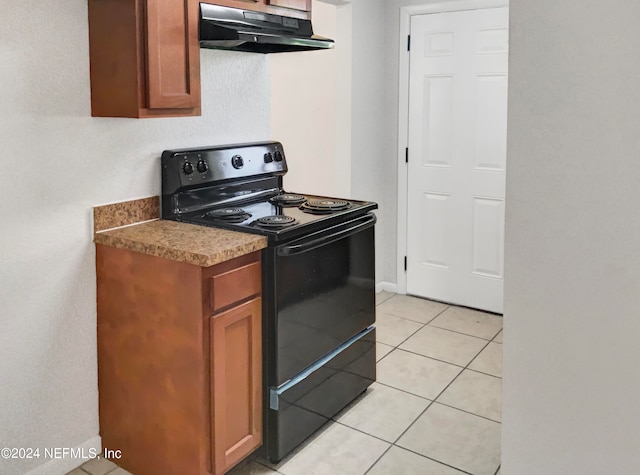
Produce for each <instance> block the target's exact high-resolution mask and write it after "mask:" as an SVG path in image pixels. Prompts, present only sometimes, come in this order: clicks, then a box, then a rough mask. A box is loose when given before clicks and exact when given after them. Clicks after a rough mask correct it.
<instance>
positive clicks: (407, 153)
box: [404, 147, 409, 163]
mask: <svg viewBox="0 0 640 475" xmlns="http://www.w3.org/2000/svg"><path fill="white" fill-rule="evenodd" d="M404 163H409V147H407V148H405V149H404Z"/></svg>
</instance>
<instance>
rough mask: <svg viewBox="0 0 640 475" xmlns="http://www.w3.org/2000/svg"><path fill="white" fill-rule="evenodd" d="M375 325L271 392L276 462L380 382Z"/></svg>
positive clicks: (271, 434) (270, 415) (270, 445)
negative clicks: (377, 379)
mask: <svg viewBox="0 0 640 475" xmlns="http://www.w3.org/2000/svg"><path fill="white" fill-rule="evenodd" d="M375 342H376V330H375V327H370V328H368V329H367V330H365V331H363V332H362V333H360V334H358V335H356V336H355V337H354V338H352V339H351V340H349V341H348V342H347V343H345V344H344V345H342V347H340V348H338V349H336V351H335V352H334V353H332V354H331V355H327V357H325V358H323V359H322V360H321V361H319V362H318V363H317V364H316V365H314V366H313V367H311V368H308V369H307V371H304V372H303V373H301V374H300V375H297V376H296V378H294V379H293V380H291V381H289V382H288V383H286V384H284V385H282V386H281V387H279V388H270V390H269V401H268V402H269V409H268V421H267V430H268V441H269V443H268V444H267V445H268V446H267V452H268V453H267V456H268V458H269V459H270V460H271V461H272V462H274V463H276V462H278V461H280V460H281V459H282V458H283V457H285V456H286V455H287V454H288V453H289V452H291V451H292V450H293V449H294V448H295V447H297V446H298V445H299V444H300V443H302V442H303V441H304V440H306V438H307V437H309V436H310V435H311V434H313V433H314V432H315V431H316V430H318V429H319V428H320V427H321V426H322V425H323V424H325V423H326V422H327V421H328V420H329V419H331V418H332V417H333V416H334V415H336V414H337V413H338V412H339V411H340V410H342V408H344V407H345V406H346V405H347V404H349V403H350V402H351V401H353V400H354V399H355V398H356V397H357V396H358V395H359V394H361V393H362V392H363V391H365V390H366V389H367V387H369V386H370V385H371V383H373V382H374V381H375V379H376V347H375Z"/></svg>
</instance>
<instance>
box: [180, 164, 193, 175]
mask: <svg viewBox="0 0 640 475" xmlns="http://www.w3.org/2000/svg"><path fill="white" fill-rule="evenodd" d="M182 171H183V172H184V174H185V175H191V174H192V173H193V163H191V162H189V161H186V162H184V165H182Z"/></svg>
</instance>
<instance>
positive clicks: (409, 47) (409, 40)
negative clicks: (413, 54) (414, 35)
mask: <svg viewBox="0 0 640 475" xmlns="http://www.w3.org/2000/svg"><path fill="white" fill-rule="evenodd" d="M407 51H411V35H408V36H407Z"/></svg>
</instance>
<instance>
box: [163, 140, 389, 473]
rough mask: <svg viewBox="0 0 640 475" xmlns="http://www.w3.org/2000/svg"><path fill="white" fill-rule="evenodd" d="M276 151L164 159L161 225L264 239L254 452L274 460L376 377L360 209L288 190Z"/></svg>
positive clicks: (189, 153) (367, 207) (200, 151)
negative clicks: (258, 433) (258, 428)
mask: <svg viewBox="0 0 640 475" xmlns="http://www.w3.org/2000/svg"><path fill="white" fill-rule="evenodd" d="M287 170H288V168H287V161H286V156H285V153H284V149H283V147H282V144H281V143H279V142H259V143H249V144H234V145H224V146H215V147H204V148H195V149H179V150H168V151H165V152H164V153H163V154H162V218H163V219H172V220H177V221H182V222H187V223H192V224H197V225H202V226H211V227H219V228H223V229H229V230H234V231H241V232H248V233H255V234H260V235H263V236H266V237H267V239H268V246H267V248H266V249H264V250H263V251H262V262H263V276H262V277H263V279H262V280H263V293H262V295H263V299H262V301H263V335H264V341H263V369H264V413H265V418H264V447H263V452H264V455H265V456H266V457H267V458H268V459H269V460H271V461H272V462H278V461H280V460H281V459H282V458H283V457H285V456H286V455H287V454H288V453H290V452H291V451H292V450H293V449H294V448H295V447H296V446H298V445H299V444H300V443H302V442H303V441H304V440H305V439H306V438H307V437H309V436H310V435H311V434H312V433H313V432H315V431H316V430H317V429H318V428H319V427H321V426H322V425H323V424H324V423H325V422H327V421H329V420H330V419H331V417H333V416H334V415H335V414H336V413H337V412H339V411H340V410H341V409H342V408H344V407H345V406H346V405H347V404H349V403H350V402H351V401H352V400H353V399H355V398H356V397H357V396H358V395H359V394H360V393H361V392H363V391H364V390H365V389H366V388H367V387H368V386H369V385H370V384H371V383H372V382H373V381H374V380H375V254H374V225H375V222H376V217H375V215H374V214H373V213H372V211H373V210H374V209H376V208H377V204H376V203H373V202H369V201H359V200H352V199H342V198H330V197H321V196H313V195H308V194H304V193H290V192H286V191H285V188H284V186H283V176H284V175H285V174H286V172H287Z"/></svg>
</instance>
